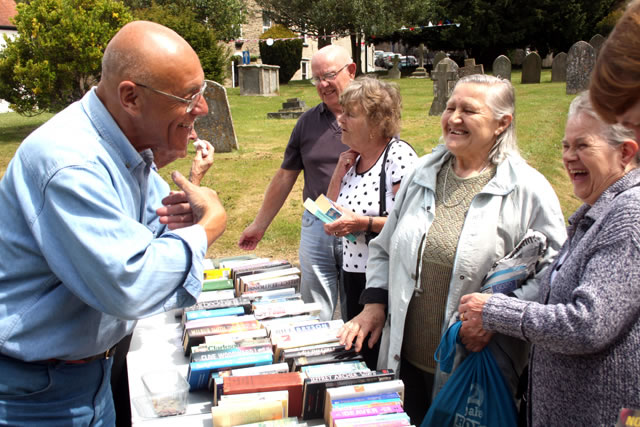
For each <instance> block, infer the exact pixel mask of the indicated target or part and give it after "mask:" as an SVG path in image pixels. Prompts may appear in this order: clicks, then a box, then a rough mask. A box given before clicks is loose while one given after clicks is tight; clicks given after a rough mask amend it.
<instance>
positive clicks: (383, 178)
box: [378, 137, 416, 216]
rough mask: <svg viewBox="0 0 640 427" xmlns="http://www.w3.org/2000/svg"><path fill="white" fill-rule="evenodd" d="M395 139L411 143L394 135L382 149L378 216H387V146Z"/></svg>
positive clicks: (389, 146)
mask: <svg viewBox="0 0 640 427" xmlns="http://www.w3.org/2000/svg"><path fill="white" fill-rule="evenodd" d="M396 141H398V142H404V143H405V144H407V145H408V146H409V147H411V144H409V143H408V142H407V141H404V140H402V139H396V138H395V137H394V138H391V141H389V143H388V144H387V146H386V148H385V149H384V155H383V156H382V170H381V171H380V204H379V205H378V206H380V211H379V213H380V215H379V216H389V212H387V157H388V155H389V148H391V145H393V143H394V142H396ZM411 149H412V150H413V152H414V153H415V152H416V150H414V149H413V147H411Z"/></svg>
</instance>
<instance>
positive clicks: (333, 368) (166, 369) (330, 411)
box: [127, 257, 410, 427]
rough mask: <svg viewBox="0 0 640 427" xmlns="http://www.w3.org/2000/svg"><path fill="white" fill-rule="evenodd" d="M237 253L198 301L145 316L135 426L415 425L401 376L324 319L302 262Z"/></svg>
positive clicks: (134, 373) (131, 362) (216, 270)
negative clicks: (342, 339) (308, 296)
mask: <svg viewBox="0 0 640 427" xmlns="http://www.w3.org/2000/svg"><path fill="white" fill-rule="evenodd" d="M237 258H238V257H233V258H232V259H228V260H227V261H225V262H226V263H227V264H218V265H213V261H211V264H212V265H211V266H210V267H207V268H205V271H204V277H203V292H202V294H201V295H200V297H199V298H198V302H197V303H196V304H195V305H194V306H192V307H189V308H186V309H184V310H179V311H171V312H168V313H162V314H160V315H157V316H153V317H150V318H147V319H143V320H140V321H139V322H138V324H137V326H136V328H135V330H134V334H133V337H132V340H131V346H130V350H129V353H128V356H127V363H128V378H129V388H130V396H131V412H132V422H133V424H134V425H143V424H144V425H159V426H163V425H167V426H168V425H172V426H174V425H180V426H181V427H188V426H214V427H216V425H217V426H218V427H230V426H236V425H239V424H245V423H247V426H248V425H252V426H257V425H268V426H276V425H277V426H292V425H308V426H319V425H325V423H327V425H331V426H335V427H352V426H355V425H361V424H362V423H363V422H364V423H365V424H368V425H376V426H378V425H380V426H382V425H384V426H389V427H391V426H400V425H402V426H404V425H409V424H410V423H409V418H408V416H407V415H406V413H404V410H403V408H402V399H403V396H404V385H403V384H402V381H400V380H395V379H394V373H393V371H390V370H384V369H383V370H377V371H376V370H372V369H369V367H368V366H367V365H366V363H365V362H364V360H363V358H362V356H361V355H359V354H357V353H356V352H355V351H354V350H353V349H349V350H347V349H346V348H345V346H344V345H341V344H340V343H339V342H338V340H337V334H338V331H339V330H340V328H341V327H342V325H343V324H344V322H343V321H342V320H341V319H337V320H327V321H321V320H319V312H320V306H319V304H317V303H313V302H311V303H306V302H304V301H303V300H302V298H301V295H300V293H299V292H298V289H299V284H300V276H299V273H300V271H299V270H298V269H297V268H295V267H292V265H291V264H290V263H289V262H286V261H282V260H270V259H268V258H265V259H259V258H255V257H253V258H249V259H237ZM183 311H184V313H183ZM176 314H179V315H178V316H176ZM185 396H186V399H185ZM185 400H186V402H185ZM160 415H162V416H160ZM266 420H273V421H266ZM256 422H258V423H256ZM252 423H255V424H252ZM259 423H263V424H259Z"/></svg>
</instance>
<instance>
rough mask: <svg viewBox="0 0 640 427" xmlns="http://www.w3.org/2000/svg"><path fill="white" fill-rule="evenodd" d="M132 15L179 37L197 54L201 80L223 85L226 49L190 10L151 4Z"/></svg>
mask: <svg viewBox="0 0 640 427" xmlns="http://www.w3.org/2000/svg"><path fill="white" fill-rule="evenodd" d="M134 14H135V17H136V18H137V19H143V20H147V21H153V22H156V23H158V24H162V25H164V26H166V27H169V28H171V29H172V30H173V31H175V32H176V33H178V34H180V35H181V36H182V37H183V38H184V39H185V40H186V41H187V42H188V43H189V44H190V45H191V47H193V50H195V51H196V53H197V54H198V57H199V58H200V64H201V65H202V69H203V70H204V75H205V77H206V78H207V79H209V80H214V81H216V82H218V83H223V81H224V79H225V77H226V73H227V64H229V61H230V52H229V49H228V48H227V47H225V46H224V45H222V44H221V43H219V41H218V39H217V37H216V36H217V33H216V32H215V31H214V30H212V29H211V28H209V27H208V26H207V25H205V24H203V23H201V22H200V21H198V20H197V18H196V14H195V13H194V12H193V11H192V10H191V9H189V8H186V9H180V5H179V4H167V5H160V4H155V3H154V4H152V6H151V7H149V8H145V9H138V10H136V11H134Z"/></svg>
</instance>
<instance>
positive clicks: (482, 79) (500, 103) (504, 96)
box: [454, 74, 520, 165]
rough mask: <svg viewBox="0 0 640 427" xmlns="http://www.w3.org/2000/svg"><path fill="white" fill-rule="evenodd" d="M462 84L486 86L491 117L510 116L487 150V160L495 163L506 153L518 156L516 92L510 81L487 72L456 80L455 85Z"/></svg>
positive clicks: (500, 160) (503, 157)
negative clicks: (503, 128) (504, 127)
mask: <svg viewBox="0 0 640 427" xmlns="http://www.w3.org/2000/svg"><path fill="white" fill-rule="evenodd" d="M462 84H476V85H481V86H486V88H487V91H486V94H487V97H486V103H487V106H488V107H489V108H490V109H491V112H492V113H493V117H494V118H495V119H496V120H500V119H501V118H502V117H503V116H505V115H511V117H512V119H511V123H510V124H509V126H507V128H506V129H505V130H504V131H503V132H502V133H501V134H500V135H498V137H497V138H496V142H495V144H494V145H493V147H492V148H491V150H490V151H489V158H488V160H489V161H490V162H491V163H493V164H495V165H497V164H500V163H501V162H502V161H503V160H504V159H505V157H506V156H507V155H512V156H520V151H519V150H518V142H517V140H516V93H515V90H514V89H513V86H512V85H511V82H510V81H509V80H505V79H502V78H499V77H494V76H489V75H487V74H472V75H470V76H465V77H463V78H461V79H460V80H458V82H457V83H456V87H458V86H460V85H462ZM454 90H455V88H454Z"/></svg>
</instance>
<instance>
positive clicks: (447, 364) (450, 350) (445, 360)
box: [433, 320, 462, 373]
mask: <svg viewBox="0 0 640 427" xmlns="http://www.w3.org/2000/svg"><path fill="white" fill-rule="evenodd" d="M461 326H462V322H461V321H460V320H458V321H457V322H456V323H454V324H453V325H451V326H450V327H449V329H447V332H445V333H444V335H443V336H442V339H441V340H440V344H438V348H436V352H435V354H434V355H433V357H434V358H435V359H436V362H438V363H439V364H440V370H441V371H442V372H446V373H449V372H451V370H452V369H453V360H454V359H455V356H456V342H457V340H458V332H459V331H460V327H461Z"/></svg>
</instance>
